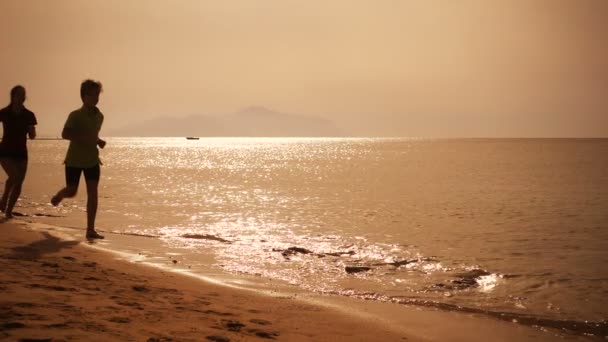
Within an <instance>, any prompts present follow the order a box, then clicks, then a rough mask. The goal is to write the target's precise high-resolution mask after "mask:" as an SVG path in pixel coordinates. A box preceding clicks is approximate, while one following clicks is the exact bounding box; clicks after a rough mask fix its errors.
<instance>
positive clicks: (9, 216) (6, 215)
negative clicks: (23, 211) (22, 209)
mask: <svg viewBox="0 0 608 342" xmlns="http://www.w3.org/2000/svg"><path fill="white" fill-rule="evenodd" d="M4 217H6V219H7V220H10V219H12V218H13V213H12V212H10V213H9V212H7V213H5V214H4Z"/></svg>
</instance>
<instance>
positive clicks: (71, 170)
mask: <svg viewBox="0 0 608 342" xmlns="http://www.w3.org/2000/svg"><path fill="white" fill-rule="evenodd" d="M81 173H84V179H86V180H87V181H99V176H100V175H101V170H100V168H99V165H95V166H93V167H89V168H81V167H70V166H66V167H65V184H66V185H74V186H76V187H78V183H80V174H81Z"/></svg>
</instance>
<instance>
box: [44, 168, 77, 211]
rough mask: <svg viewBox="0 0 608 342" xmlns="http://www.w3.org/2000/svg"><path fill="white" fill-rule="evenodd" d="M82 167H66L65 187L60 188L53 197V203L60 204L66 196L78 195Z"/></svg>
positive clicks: (54, 204)
mask: <svg viewBox="0 0 608 342" xmlns="http://www.w3.org/2000/svg"><path fill="white" fill-rule="evenodd" d="M80 173H82V169H81V168H76V167H69V166H66V167H65V187H64V188H62V189H61V190H59V191H58V192H57V193H56V194H55V196H53V198H51V204H52V205H53V206H55V207H56V206H58V205H59V203H61V201H63V199H64V198H72V197H74V196H76V193H77V192H78V183H79V182H80Z"/></svg>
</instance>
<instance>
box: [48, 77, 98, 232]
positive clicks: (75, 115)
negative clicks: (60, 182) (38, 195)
mask: <svg viewBox="0 0 608 342" xmlns="http://www.w3.org/2000/svg"><path fill="white" fill-rule="evenodd" d="M101 90H102V86H101V83H100V82H97V81H93V80H85V81H84V82H82V84H81V85H80V98H81V99H82V107H81V108H80V109H77V110H75V111H73V112H71V113H70V115H69V116H68V119H67V121H66V122H65V126H64V127H63V131H62V132H61V137H62V138H63V139H66V140H69V141H70V146H69V148H68V152H67V155H66V157H65V162H64V163H65V183H66V186H65V188H63V189H61V190H59V192H57V194H55V196H53V198H52V199H51V204H53V205H54V206H57V205H59V203H61V201H62V200H63V199H64V198H71V197H74V196H76V192H77V191H78V183H79V182H80V174H81V173H84V179H85V182H86V185H87V233H86V238H87V239H103V238H104V237H103V236H102V235H99V234H98V233H97V232H96V231H95V217H96V215H97V188H98V185H99V177H100V168H99V165H100V164H101V161H100V160H99V150H98V149H97V146H99V147H100V148H104V146H105V145H106V142H105V141H103V140H102V139H100V138H99V131H100V130H101V124H102V123H103V114H102V113H101V112H100V111H99V109H98V108H97V103H98V102H99V94H100V93H101Z"/></svg>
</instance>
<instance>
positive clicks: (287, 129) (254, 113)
mask: <svg viewBox="0 0 608 342" xmlns="http://www.w3.org/2000/svg"><path fill="white" fill-rule="evenodd" d="M105 134H106V135H108V136H122V137H130V136H137V137H179V136H184V137H186V136H189V137H335V136H342V135H343V133H342V132H341V131H340V130H339V129H338V128H337V127H336V125H335V124H334V123H333V122H332V121H330V120H326V119H322V118H319V117H311V116H303V115H295V114H287V113H281V112H277V111H274V110H271V109H268V108H265V107H261V106H252V107H247V108H244V109H242V110H240V111H238V112H236V113H232V114H225V115H191V116H186V117H171V116H161V117H157V118H154V119H150V120H146V121H143V122H139V123H135V124H130V125H127V126H124V127H116V128H108V129H107V131H106V132H105Z"/></svg>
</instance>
